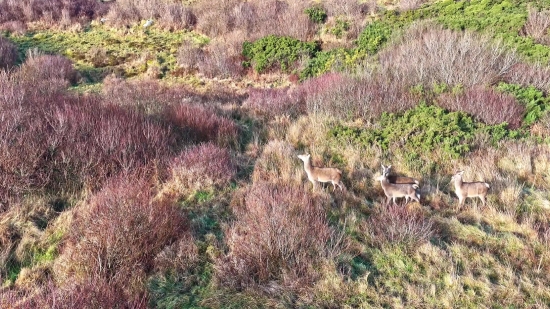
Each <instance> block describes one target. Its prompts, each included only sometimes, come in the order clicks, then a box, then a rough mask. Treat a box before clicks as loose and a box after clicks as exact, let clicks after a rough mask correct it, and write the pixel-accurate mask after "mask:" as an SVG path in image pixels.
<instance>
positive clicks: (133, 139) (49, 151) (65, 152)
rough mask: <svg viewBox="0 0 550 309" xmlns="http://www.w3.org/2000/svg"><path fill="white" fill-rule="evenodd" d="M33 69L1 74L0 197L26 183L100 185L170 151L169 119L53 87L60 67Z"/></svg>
mask: <svg viewBox="0 0 550 309" xmlns="http://www.w3.org/2000/svg"><path fill="white" fill-rule="evenodd" d="M34 69H35V68H34V67H32V66H29V67H27V68H25V69H21V71H15V72H14V73H13V74H8V73H2V74H0V80H1V81H2V82H0V104H1V106H2V107H1V109H0V117H1V118H2V119H4V121H3V125H2V126H0V149H1V150H2V153H1V154H0V157H1V160H0V161H1V162H0V166H1V168H0V183H1V184H2V185H3V186H2V190H0V193H1V194H2V196H0V200H1V201H2V203H5V202H6V201H7V200H9V199H11V198H15V197H17V196H23V194H25V193H27V192H28V191H27V190H41V189H43V188H48V189H49V190H63V191H65V192H68V191H70V190H71V189H79V188H81V186H83V185H89V186H90V187H89V188H90V189H94V188H98V187H100V186H101V185H102V182H103V181H105V180H106V179H107V178H109V177H111V176H112V175H115V174H118V173H128V172H129V171H131V170H133V169H134V168H138V167H141V166H144V165H152V164H154V163H157V164H158V163H162V162H163V160H164V156H165V155H166V154H167V153H169V152H170V148H171V147H172V146H171V145H172V144H171V137H170V136H171V131H170V130H169V129H168V128H167V126H164V125H161V124H159V123H158V122H157V121H153V120H152V119H148V118H146V117H145V116H144V115H142V114H140V113H138V112H137V111H133V110H127V109H123V108H120V107H118V106H115V105H111V104H105V103H104V102H102V101H101V100H100V98H98V97H96V96H93V95H86V96H79V95H71V94H68V93H65V90H64V88H63V87H61V85H54V86H52V83H53V82H54V81H56V80H57V81H61V80H60V79H59V78H56V77H55V76H56V75H55V74H59V73H52V74H43V75H41V74H38V75H37V76H35V75H32V74H31V72H33V70H34ZM52 75H53V76H54V77H53V78H52V79H50V80H49V81H44V80H43V79H47V78H50V77H51V76H52ZM61 75H64V74H61ZM64 85H65V87H66V85H67V84H66V82H65V83H64ZM37 86H42V87H37ZM47 87H50V88H51V89H47ZM56 192H57V191H56Z"/></svg>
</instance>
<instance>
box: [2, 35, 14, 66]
mask: <svg viewBox="0 0 550 309" xmlns="http://www.w3.org/2000/svg"><path fill="white" fill-rule="evenodd" d="M16 61H17V47H16V46H15V45H14V44H13V43H12V42H10V41H9V40H8V39H6V38H4V37H1V36H0V70H1V69H9V68H11V67H12V66H14V65H15V62H16Z"/></svg>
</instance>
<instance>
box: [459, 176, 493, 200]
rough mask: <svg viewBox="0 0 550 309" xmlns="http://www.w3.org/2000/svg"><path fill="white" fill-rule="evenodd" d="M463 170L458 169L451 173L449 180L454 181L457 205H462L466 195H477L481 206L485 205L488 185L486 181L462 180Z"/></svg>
mask: <svg viewBox="0 0 550 309" xmlns="http://www.w3.org/2000/svg"><path fill="white" fill-rule="evenodd" d="M463 174H464V171H459V172H457V173H456V174H454V175H453V178H451V181H454V183H455V193H456V195H457V196H458V206H459V207H461V206H462V205H464V200H465V199H466V198H467V197H479V199H480V200H481V202H482V203H483V206H485V200H486V196H487V192H488V191H489V188H490V185H489V184H488V183H486V182H463V181H462V175H463Z"/></svg>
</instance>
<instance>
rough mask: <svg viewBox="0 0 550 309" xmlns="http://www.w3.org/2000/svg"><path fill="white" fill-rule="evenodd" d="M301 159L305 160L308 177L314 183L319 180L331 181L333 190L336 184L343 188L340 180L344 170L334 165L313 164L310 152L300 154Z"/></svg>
mask: <svg viewBox="0 0 550 309" xmlns="http://www.w3.org/2000/svg"><path fill="white" fill-rule="evenodd" d="M298 158H300V160H302V161H304V169H305V170H306V173H307V178H308V179H309V181H311V183H312V184H313V188H314V189H315V184H316V183H317V182H331V183H332V186H333V187H334V188H333V189H332V191H333V192H334V190H336V186H338V187H339V188H340V190H343V188H344V184H343V183H342V181H341V180H340V179H341V178H342V171H341V170H339V169H337V168H332V167H315V166H313V165H312V164H311V156H310V155H309V154H304V155H298Z"/></svg>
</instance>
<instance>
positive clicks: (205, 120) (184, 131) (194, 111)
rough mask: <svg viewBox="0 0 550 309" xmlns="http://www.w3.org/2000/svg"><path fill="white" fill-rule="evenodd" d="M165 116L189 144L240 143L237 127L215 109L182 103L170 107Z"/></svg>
mask: <svg viewBox="0 0 550 309" xmlns="http://www.w3.org/2000/svg"><path fill="white" fill-rule="evenodd" d="M165 115H166V118H167V119H168V121H169V122H170V123H171V124H172V125H174V126H175V127H176V129H177V130H179V131H180V134H181V135H182V136H183V138H184V139H186V140H187V141H189V142H208V141H214V142H216V143H217V144H218V145H236V144H237V143H238V127H237V125H236V124H235V123H234V122H233V121H231V120H229V119H227V118H225V117H222V116H218V115H217V114H216V112H215V111H214V109H213V108H209V107H206V106H203V105H196V104H188V103H182V104H179V105H175V106H170V107H168V108H167V109H166V112H165Z"/></svg>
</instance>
